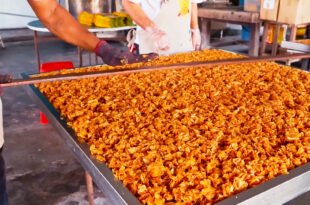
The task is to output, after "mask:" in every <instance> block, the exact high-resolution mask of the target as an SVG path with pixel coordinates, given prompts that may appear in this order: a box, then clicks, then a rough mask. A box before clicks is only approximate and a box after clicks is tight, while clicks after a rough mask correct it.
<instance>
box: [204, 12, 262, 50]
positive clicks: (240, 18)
mask: <svg viewBox="0 0 310 205" xmlns="http://www.w3.org/2000/svg"><path fill="white" fill-rule="evenodd" d="M198 17H199V18H200V19H201V24H200V25H201V34H202V37H203V38H204V39H205V41H206V42H205V43H206V46H207V47H208V45H210V37H211V22H212V21H220V22H227V23H231V24H240V25H247V26H249V27H250V29H251V34H250V41H249V55H250V56H258V49H259V30H260V25H261V22H260V19H259V13H257V12H248V11H242V10H238V9H229V8H207V7H206V8H198Z"/></svg>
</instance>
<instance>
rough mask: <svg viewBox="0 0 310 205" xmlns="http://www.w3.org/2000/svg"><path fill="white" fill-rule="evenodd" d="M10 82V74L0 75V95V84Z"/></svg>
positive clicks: (0, 92) (0, 90)
mask: <svg viewBox="0 0 310 205" xmlns="http://www.w3.org/2000/svg"><path fill="white" fill-rule="evenodd" d="M9 82H12V76H10V75H0V95H1V94H2V89H1V84H3V83H9Z"/></svg>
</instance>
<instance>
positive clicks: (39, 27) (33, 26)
mask: <svg viewBox="0 0 310 205" xmlns="http://www.w3.org/2000/svg"><path fill="white" fill-rule="evenodd" d="M27 27H28V28H29V29H30V30H33V31H34V34H33V39H34V49H35V55H36V59H37V65H38V71H40V65H41V60H40V51H39V40H44V39H45V40H48V39H51V37H40V36H39V35H38V33H39V32H43V33H49V32H50V31H49V30H48V29H47V28H46V27H45V26H44V25H43V24H42V23H41V22H40V21H39V20H35V21H31V22H29V23H28V24H27ZM135 28H136V26H124V27H116V28H98V27H87V30H88V31H89V32H91V33H95V34H102V33H105V34H109V33H110V34H111V32H118V31H127V30H130V29H135ZM101 36H102V35H100V36H98V37H100V38H102V39H105V40H119V41H120V40H124V39H125V38H121V37H117V36H113V37H108V36H107V37H101ZM78 55H79V67H81V66H83V59H82V50H81V48H79V47H78ZM96 61H97V59H96ZM96 64H97V62H96Z"/></svg>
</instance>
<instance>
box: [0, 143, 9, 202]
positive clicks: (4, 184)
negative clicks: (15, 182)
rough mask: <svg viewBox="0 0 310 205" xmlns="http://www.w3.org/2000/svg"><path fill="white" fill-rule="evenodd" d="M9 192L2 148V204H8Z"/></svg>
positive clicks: (0, 173) (0, 175)
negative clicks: (7, 190)
mask: <svg viewBox="0 0 310 205" xmlns="http://www.w3.org/2000/svg"><path fill="white" fill-rule="evenodd" d="M8 204H9V202H8V194H7V192H6V179H5V164H4V159H3V156H2V148H1V149H0V205H8Z"/></svg>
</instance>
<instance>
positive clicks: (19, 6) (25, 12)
mask: <svg viewBox="0 0 310 205" xmlns="http://www.w3.org/2000/svg"><path fill="white" fill-rule="evenodd" d="M35 19H36V17H35V14H34V13H33V11H32V9H31V7H30V6H29V4H28V2H27V1H26V0H0V29H9V28H22V27H26V25H27V23H28V22H29V21H32V20H35Z"/></svg>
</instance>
